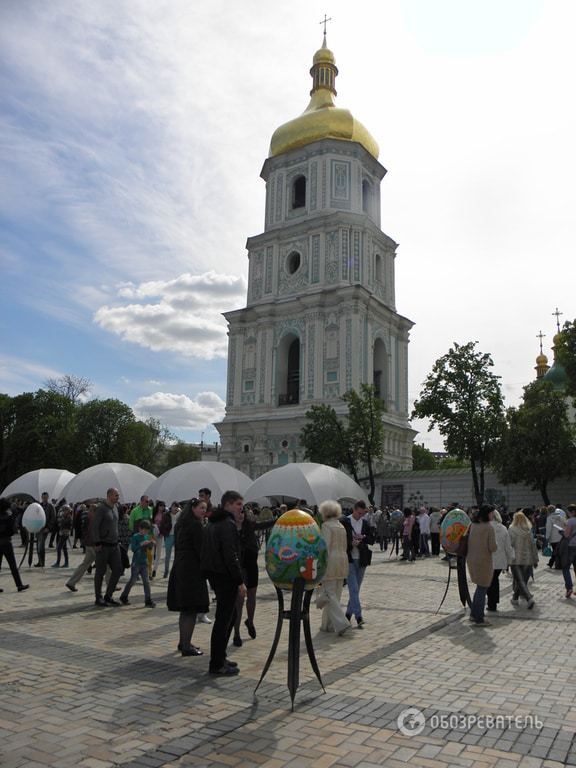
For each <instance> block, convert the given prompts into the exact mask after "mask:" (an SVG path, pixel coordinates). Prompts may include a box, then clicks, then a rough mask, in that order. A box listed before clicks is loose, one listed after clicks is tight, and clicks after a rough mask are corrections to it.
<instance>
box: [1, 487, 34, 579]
mask: <svg viewBox="0 0 576 768" xmlns="http://www.w3.org/2000/svg"><path fill="white" fill-rule="evenodd" d="M16 523H17V520H16V516H15V515H14V514H13V512H12V509H11V505H10V502H9V501H8V500H7V499H0V565H2V558H3V557H5V558H6V562H7V563H8V565H9V566H10V570H11V571H12V576H13V578H14V581H15V583H16V586H17V587H18V592H23V591H24V590H25V589H28V584H22V579H21V578H20V574H19V573H18V565H17V564H16V557H15V555H14V548H13V547H12V536H13V535H14V534H15V533H16ZM3 591H4V590H2V589H0V592H3Z"/></svg>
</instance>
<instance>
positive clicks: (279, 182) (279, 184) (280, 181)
mask: <svg viewBox="0 0 576 768" xmlns="http://www.w3.org/2000/svg"><path fill="white" fill-rule="evenodd" d="M283 189H284V174H283V173H279V174H278V176H277V177H276V221H282V197H283V195H282V192H283Z"/></svg>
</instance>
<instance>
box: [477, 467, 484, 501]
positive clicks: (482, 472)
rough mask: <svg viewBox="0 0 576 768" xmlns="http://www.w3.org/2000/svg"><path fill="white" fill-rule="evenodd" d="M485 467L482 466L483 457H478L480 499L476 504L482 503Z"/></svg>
mask: <svg viewBox="0 0 576 768" xmlns="http://www.w3.org/2000/svg"><path fill="white" fill-rule="evenodd" d="M485 469H486V467H485V466H484V459H480V501H479V502H478V504H484V486H485V483H484V470H485Z"/></svg>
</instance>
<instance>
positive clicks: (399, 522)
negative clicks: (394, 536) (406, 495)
mask: <svg viewBox="0 0 576 768" xmlns="http://www.w3.org/2000/svg"><path fill="white" fill-rule="evenodd" d="M403 525H404V514H403V513H402V512H401V511H400V510H399V509H395V510H394V512H391V513H390V527H391V528H392V530H393V531H394V532H395V533H397V532H398V531H400V530H401V529H402V526H403Z"/></svg>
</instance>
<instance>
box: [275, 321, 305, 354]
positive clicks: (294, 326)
mask: <svg viewBox="0 0 576 768" xmlns="http://www.w3.org/2000/svg"><path fill="white" fill-rule="evenodd" d="M305 331H306V322H305V320H304V319H300V318H297V317H290V318H287V319H286V320H280V321H278V322H277V323H276V324H275V326H274V347H277V346H278V342H279V341H280V339H281V338H282V336H284V334H285V333H287V332H292V333H294V335H295V336H298V337H299V338H300V341H301V343H302V341H303V339H304V333H305Z"/></svg>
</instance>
